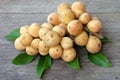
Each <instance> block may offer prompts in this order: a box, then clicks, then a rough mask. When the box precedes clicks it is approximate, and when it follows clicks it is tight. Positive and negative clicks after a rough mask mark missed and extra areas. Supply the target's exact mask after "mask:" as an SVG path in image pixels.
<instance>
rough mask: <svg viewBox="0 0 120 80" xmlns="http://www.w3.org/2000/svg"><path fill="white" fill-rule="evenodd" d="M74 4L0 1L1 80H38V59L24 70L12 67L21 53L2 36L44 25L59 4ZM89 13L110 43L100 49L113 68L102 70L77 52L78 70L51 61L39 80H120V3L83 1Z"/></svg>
mask: <svg viewBox="0 0 120 80" xmlns="http://www.w3.org/2000/svg"><path fill="white" fill-rule="evenodd" d="M74 1H75V0H54V1H53V0H0V80H39V78H37V76H36V71H35V67H36V64H37V59H36V60H35V61H33V62H32V63H31V64H28V65H25V66H15V65H13V64H11V61H12V59H13V58H14V57H15V56H16V55H17V54H19V53H20V52H19V51H17V50H16V49H15V48H14V45H13V42H10V41H7V40H5V39H4V36H5V35H6V34H8V33H9V32H10V31H12V30H13V29H15V28H17V27H20V26H22V25H26V24H28V25H30V24H31V23H33V22H37V23H43V22H46V21H47V16H48V14H49V13H50V12H53V11H55V10H56V7H57V5H58V4H59V3H61V2H66V3H70V4H71V3H72V2H74ZM82 2H84V3H85V4H86V6H87V10H88V12H90V13H92V15H93V16H97V17H99V18H100V19H101V21H102V22H103V30H102V32H103V33H104V35H106V36H108V37H109V38H110V39H111V40H112V43H108V44H105V45H103V52H104V55H105V56H106V57H107V58H109V59H110V61H111V63H112V64H113V67H111V68H101V67H98V66H95V65H94V64H92V63H90V61H89V60H88V59H87V56H86V54H85V53H84V52H83V51H81V50H78V53H79V55H80V62H81V66H82V67H81V70H73V69H70V68H69V67H68V66H67V64H66V63H65V62H64V61H62V60H61V59H59V60H54V61H53V65H52V67H51V68H50V69H49V70H47V71H46V72H45V74H44V75H43V78H42V79H41V80H120V50H119V49H120V5H119V3H120V0H116V1H113V0H107V1H105V0H83V1H82Z"/></svg>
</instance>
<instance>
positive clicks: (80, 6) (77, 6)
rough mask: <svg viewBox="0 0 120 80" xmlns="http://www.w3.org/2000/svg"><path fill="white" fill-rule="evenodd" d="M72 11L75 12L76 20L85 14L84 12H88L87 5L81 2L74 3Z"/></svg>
mask: <svg viewBox="0 0 120 80" xmlns="http://www.w3.org/2000/svg"><path fill="white" fill-rule="evenodd" d="M71 9H72V11H73V12H74V14H75V16H76V18H79V17H80V15H81V14H83V13H84V12H86V7H85V4H84V3H82V2H79V1H76V2H74V3H73V4H72V5H71Z"/></svg>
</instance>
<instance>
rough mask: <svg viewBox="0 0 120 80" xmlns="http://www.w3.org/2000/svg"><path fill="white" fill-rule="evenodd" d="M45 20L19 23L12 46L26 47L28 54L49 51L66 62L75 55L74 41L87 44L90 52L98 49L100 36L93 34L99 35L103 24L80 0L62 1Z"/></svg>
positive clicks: (52, 55) (53, 56) (44, 53)
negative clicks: (19, 26)
mask: <svg viewBox="0 0 120 80" xmlns="http://www.w3.org/2000/svg"><path fill="white" fill-rule="evenodd" d="M47 21H48V22H47V23H43V24H41V25H40V24H38V23H33V24H31V25H30V26H28V25H25V26H22V27H21V28H20V34H21V35H20V37H18V38H17V39H16V41H15V48H16V49H18V50H26V52H27V54H28V55H36V54H38V52H39V54H40V55H42V56H45V55H47V54H49V55H50V56H51V57H52V58H53V59H58V58H62V59H63V60H64V61H66V62H71V61H73V60H74V59H75V57H76V51H75V49H74V48H73V45H74V43H75V44H77V45H78V46H86V48H87V50H88V51H89V52H90V53H97V52H99V51H100V50H101V40H100V38H101V37H98V36H96V35H94V34H98V35H100V34H99V33H100V30H101V28H102V23H101V21H100V20H99V19H98V18H95V17H92V15H91V14H90V13H87V12H86V7H85V5H84V4H83V3H81V2H74V3H73V4H72V5H71V6H70V5H69V4H66V3H62V4H60V5H58V8H57V12H53V13H51V14H50V15H49V16H48V18H47ZM86 29H87V30H86ZM92 33H94V34H92ZM100 36H101V35H100Z"/></svg>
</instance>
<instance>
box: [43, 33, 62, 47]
mask: <svg viewBox="0 0 120 80" xmlns="http://www.w3.org/2000/svg"><path fill="white" fill-rule="evenodd" d="M60 41H61V37H60V36H59V34H57V33H56V32H55V31H48V32H47V33H46V34H45V36H44V38H43V42H44V43H45V44H46V46H48V47H53V46H57V45H58V44H59V43H60Z"/></svg>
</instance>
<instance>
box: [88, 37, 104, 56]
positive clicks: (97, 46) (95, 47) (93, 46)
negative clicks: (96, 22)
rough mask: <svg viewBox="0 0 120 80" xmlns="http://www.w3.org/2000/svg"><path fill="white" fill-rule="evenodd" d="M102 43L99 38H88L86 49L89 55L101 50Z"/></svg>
mask: <svg viewBox="0 0 120 80" xmlns="http://www.w3.org/2000/svg"><path fill="white" fill-rule="evenodd" d="M101 46H102V43H101V41H100V39H99V38H97V37H95V36H92V35H91V36H90V37H89V40H88V43H87V45H86V48H87V50H88V52H90V53H93V54H95V53H97V52H99V51H100V50H101Z"/></svg>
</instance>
